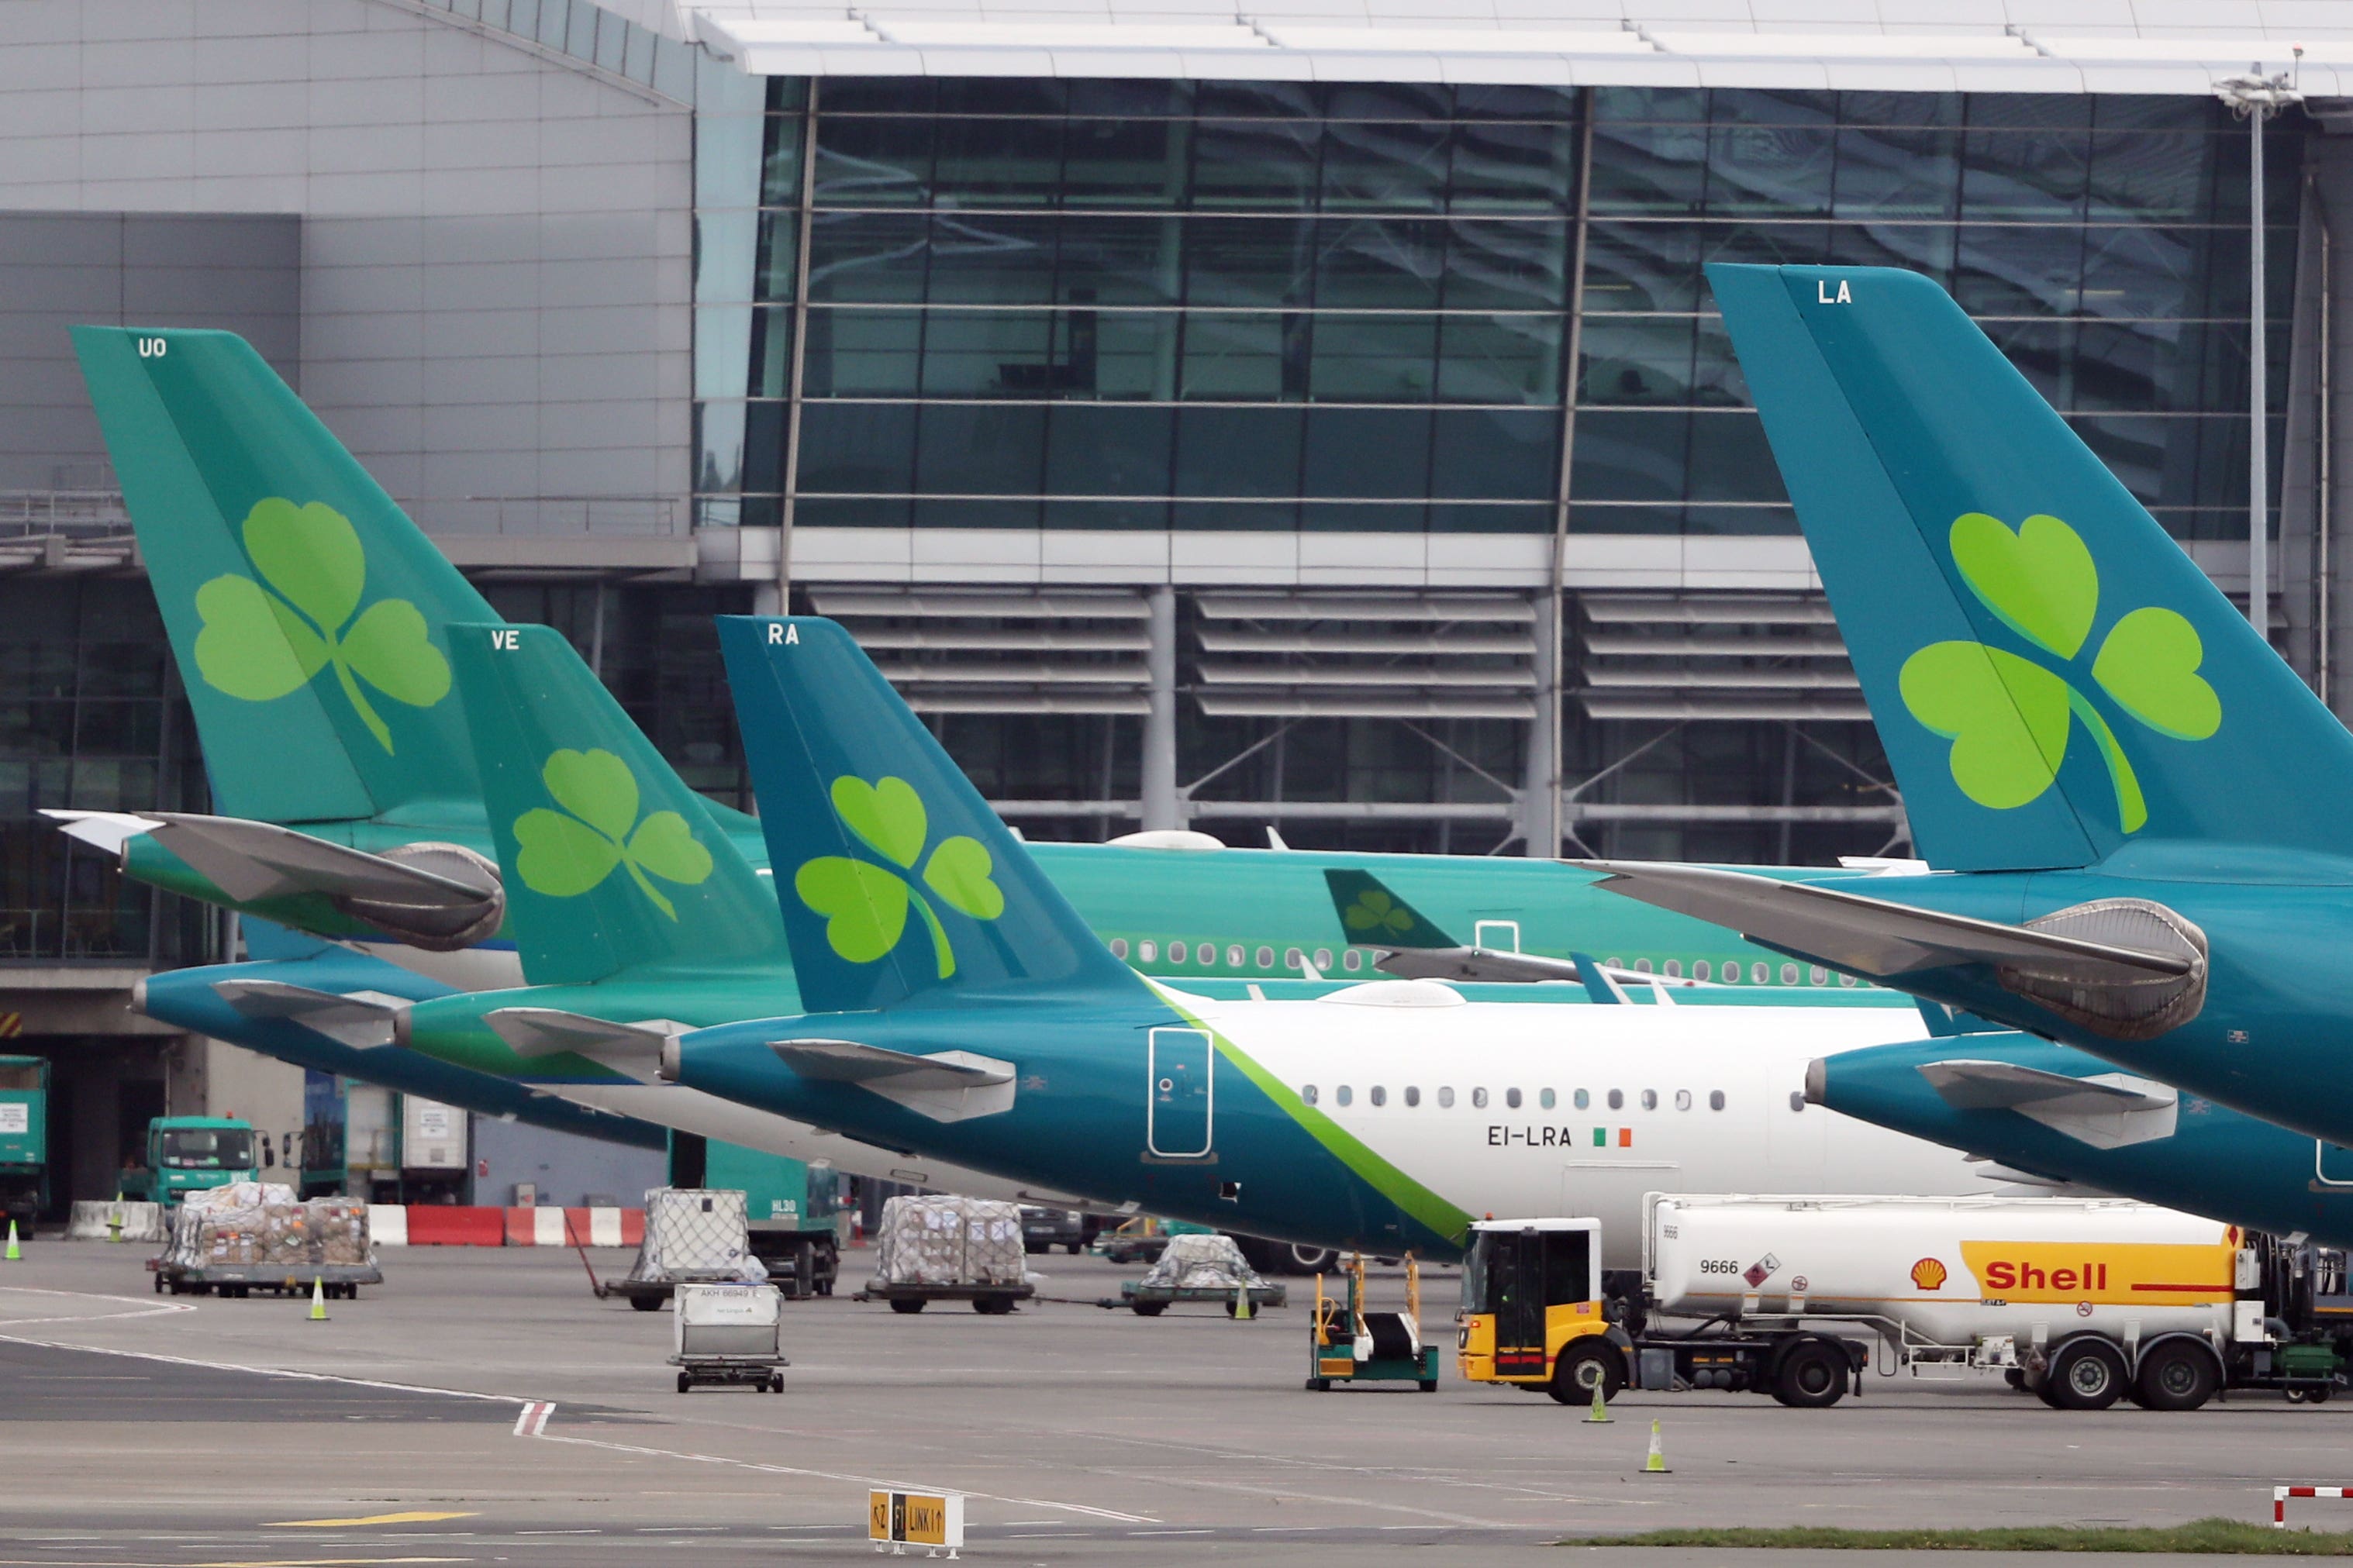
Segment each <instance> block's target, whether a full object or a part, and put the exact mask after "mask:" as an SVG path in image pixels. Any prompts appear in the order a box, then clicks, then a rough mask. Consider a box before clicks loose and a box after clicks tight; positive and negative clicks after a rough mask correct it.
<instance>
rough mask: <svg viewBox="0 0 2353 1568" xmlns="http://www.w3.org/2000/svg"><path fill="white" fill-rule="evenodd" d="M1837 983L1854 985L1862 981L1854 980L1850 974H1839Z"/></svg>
mask: <svg viewBox="0 0 2353 1568" xmlns="http://www.w3.org/2000/svg"><path fill="white" fill-rule="evenodd" d="M1839 984H1841V985H1856V984H1862V983H1861V982H1860V981H1858V980H1856V979H1855V977H1854V976H1853V975H1852V974H1841V975H1840V976H1839Z"/></svg>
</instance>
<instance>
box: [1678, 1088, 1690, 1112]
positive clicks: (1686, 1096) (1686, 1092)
mask: <svg viewBox="0 0 2353 1568" xmlns="http://www.w3.org/2000/svg"><path fill="white" fill-rule="evenodd" d="M1675 1109H1676V1110H1690V1109H1691V1090H1690V1089H1677V1090H1675Z"/></svg>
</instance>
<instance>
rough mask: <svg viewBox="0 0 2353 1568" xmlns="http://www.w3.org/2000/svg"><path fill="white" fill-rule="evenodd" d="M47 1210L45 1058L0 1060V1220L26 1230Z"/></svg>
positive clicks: (47, 1164)
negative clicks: (36, 1217)
mask: <svg viewBox="0 0 2353 1568" xmlns="http://www.w3.org/2000/svg"><path fill="white" fill-rule="evenodd" d="M48 1206H49V1063H48V1058H46V1057H0V1218H5V1219H9V1220H14V1221H15V1222H16V1224H17V1225H18V1226H21V1227H23V1228H25V1229H26V1230H30V1229H31V1228H32V1226H33V1220H34V1217H35V1216H36V1215H38V1214H39V1213H40V1212H41V1211H42V1210H43V1209H45V1208H47V1207H48Z"/></svg>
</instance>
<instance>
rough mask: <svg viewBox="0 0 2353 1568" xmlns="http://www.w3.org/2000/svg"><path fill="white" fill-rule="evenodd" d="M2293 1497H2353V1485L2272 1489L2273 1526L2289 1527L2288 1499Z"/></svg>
mask: <svg viewBox="0 0 2353 1568" xmlns="http://www.w3.org/2000/svg"><path fill="white" fill-rule="evenodd" d="M2292 1497H2312V1498H2321V1497H2333V1498H2339V1499H2342V1498H2353V1487H2274V1488H2273V1489H2272V1528H2273V1529H2274V1530H2285V1529H2286V1528H2287V1500H2288V1499H2290V1498H2292Z"/></svg>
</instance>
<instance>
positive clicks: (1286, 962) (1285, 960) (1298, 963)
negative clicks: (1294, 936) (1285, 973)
mask: <svg viewBox="0 0 2353 1568" xmlns="http://www.w3.org/2000/svg"><path fill="white" fill-rule="evenodd" d="M1306 963H1307V955H1306V954H1304V953H1303V952H1300V951H1299V950H1298V949H1297V948H1295V947H1286V948H1284V949H1283V950H1282V967H1283V968H1284V969H1286V970H1296V969H1302V968H1304V967H1305V966H1306Z"/></svg>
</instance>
